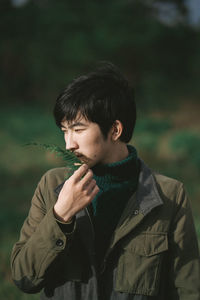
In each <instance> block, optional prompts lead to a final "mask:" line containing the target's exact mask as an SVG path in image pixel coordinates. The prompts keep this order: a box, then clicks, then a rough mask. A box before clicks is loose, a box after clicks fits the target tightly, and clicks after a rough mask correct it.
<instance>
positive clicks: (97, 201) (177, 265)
mask: <svg viewBox="0 0 200 300" xmlns="http://www.w3.org/2000/svg"><path fill="white" fill-rule="evenodd" d="M54 116H55V120H56V123H57V125H58V126H59V127H60V128H61V130H62V131H63V133H64V139H65V143H66V149H68V150H70V151H72V152H74V153H75V154H76V155H77V156H78V157H79V159H80V160H81V161H82V162H83V163H84V164H83V165H82V166H80V167H79V168H78V170H77V171H75V172H74V174H73V175H71V176H70V177H69V178H68V179H67V180H66V179H65V178H66V172H67V169H66V168H57V169H53V170H50V171H48V172H47V173H46V174H45V175H44V176H43V177H42V179H41V181H40V182H39V184H38V187H37V189H36V191H35V194H34V196H33V199H32V204H31V208H30V212H29V215H28V217H27V219H26V220H25V223H24V225H23V227H22V230H21V235H20V239H19V241H18V242H17V243H16V244H15V246H14V249H13V252H12V258H11V260H12V276H13V279H14V282H15V283H16V285H17V286H18V287H19V288H20V289H21V290H23V291H24V292H27V293H37V292H39V291H41V290H42V293H41V299H56V300H64V299H70V300H73V299H77V300H81V299H84V300H128V299H129V300H130V299H132V300H168V299H171V300H178V299H181V300H199V299H200V266H199V252H198V246H197V238H196V234H195V229H194V225H193V219H192V214H191V209H190V204H189V201H188V199H187V196H186V194H185V191H184V188H183V185H182V183H180V182H178V181H176V180H174V179H171V178H168V177H165V176H162V175H159V174H155V173H154V172H152V171H151V170H150V169H149V168H148V167H147V166H146V165H145V163H144V162H143V161H141V160H140V159H139V158H138V156H137V152H136V150H135V148H134V147H133V146H131V145H128V143H129V141H130V139H131V137H132V133H133V130H134V126H135V120H136V108H135V102H134V97H133V92H132V89H131V88H130V86H129V84H128V82H127V81H126V79H125V78H124V77H123V76H122V75H121V74H120V72H119V71H118V69H117V68H116V67H115V66H113V65H112V64H109V63H108V64H105V65H104V66H102V67H100V68H98V69H97V70H96V71H94V72H91V73H89V74H87V75H85V76H81V77H79V78H77V79H75V80H74V81H73V82H72V83H71V84H70V85H68V86H67V88H66V89H65V90H64V91H63V92H62V93H61V95H60V96H59V97H58V99H57V102H56V105H55V108H54Z"/></svg>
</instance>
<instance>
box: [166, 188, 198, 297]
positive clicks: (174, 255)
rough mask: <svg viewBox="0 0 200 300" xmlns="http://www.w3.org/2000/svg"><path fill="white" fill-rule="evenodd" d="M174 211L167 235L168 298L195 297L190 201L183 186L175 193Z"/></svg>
mask: <svg viewBox="0 0 200 300" xmlns="http://www.w3.org/2000/svg"><path fill="white" fill-rule="evenodd" d="M175 211H176V213H175V215H174V219H173V224H172V228H171V234H170V236H169V247H170V249H171V251H170V253H171V255H170V257H169V260H170V261H169V263H170V264H171V263H173V267H172V268H171V269H172V273H171V274H170V275H169V276H170V277H169V279H170V280H171V286H170V287H169V289H170V292H171V293H172V297H171V299H173V300H179V299H180V300H199V299H200V260H199V250H198V243H197V237H196V232H195V228H194V223H193V217H192V212H191V208H190V203H189V200H188V198H187V195H186V193H185V190H184V188H183V185H181V186H180V189H179V192H178V195H177V202H176V208H175Z"/></svg>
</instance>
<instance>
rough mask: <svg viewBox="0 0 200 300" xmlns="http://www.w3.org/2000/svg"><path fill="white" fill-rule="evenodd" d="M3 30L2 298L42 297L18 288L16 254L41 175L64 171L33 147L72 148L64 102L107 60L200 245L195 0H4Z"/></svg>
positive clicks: (137, 138)
mask: <svg viewBox="0 0 200 300" xmlns="http://www.w3.org/2000/svg"><path fill="white" fill-rule="evenodd" d="M20 3H21V5H20ZM184 3H185V4H184ZM0 34H1V35H0V37H1V43H0V91H1V109H0V143H1V144H0V145H1V156H0V165H1V168H0V185H1V187H0V188H1V200H0V201H1V211H0V236H1V244H0V261H1V265H0V299H7V300H14V299H17V300H19V299H23V300H25V299H39V296H38V295H26V294H23V293H21V292H20V291H18V290H17V288H16V287H15V286H14V285H13V283H12V280H11V276H10V268H9V256H10V252H11V248H12V246H13V244H14V242H15V241H16V240H17V239H18V236H19V230H20V228H21V225H22V223H23V220H24V218H25V216H26V215H27V212H28V209H29V206H30V200H31V197H32V194H33V192H34V189H35V187H36V184H37V183H38V181H39V179H40V177H41V176H42V174H43V173H44V172H45V171H46V170H48V169H49V168H52V167H56V166H62V165H63V162H62V161H60V160H58V159H57V158H55V156H54V155H53V154H50V153H47V152H45V151H43V150H41V149H39V148H34V147H23V144H24V143H26V142H29V141H37V142H40V143H56V144H58V145H60V146H62V147H64V143H63V138H62V135H61V133H60V132H59V130H58V129H57V128H56V125H55V124H54V120H53V117H52V109H53V105H54V102H55V99H56V97H57V95H58V93H59V92H60V90H61V89H63V88H64V87H65V86H66V85H67V83H69V81H70V80H71V79H72V78H74V77H76V76H78V75H80V74H82V73H84V72H87V71H88V70H90V69H92V66H94V64H95V62H96V61H99V60H110V61H112V62H113V63H115V64H117V65H118V66H119V67H120V69H121V70H122V72H123V73H124V74H125V75H126V77H127V78H128V79H129V80H130V82H131V83H132V85H133V86H134V87H135V91H136V102H137V107H138V122H137V126H136V130H135V134H134V137H133V139H132V142H131V143H132V144H133V145H135V146H136V147H137V149H138V152H139V155H140V157H142V158H143V159H144V160H145V161H146V163H147V164H148V165H149V166H150V167H152V168H154V169H155V170H157V171H158V172H161V173H164V174H166V175H168V176H171V177H174V178H177V179H179V180H181V181H183V182H184V183H185V186H186V189H187V192H188V194H189V196H190V199H191V205H192V209H193V213H194V217H195V226H196V229H197V233H198V238H199V240H200V203H199V196H200V186H199V181H200V152H199V148H200V131H199V129H200V119H199V111H200V102H199V99H200V98H199V97H200V85H199V79H200V26H199V23H198V22H197V23H195V24H194V22H192V15H191V11H190V8H189V7H188V6H187V5H186V1H185V2H184V1H179V0H174V1H173V0H169V1H145V0H143V1H136V0H135V1H134V0H132V1H129V0H123V1H122V0H120V1H119V0H110V1H105V0H101V1H94V0H93V1H92V0H85V1H83V0H82V1H80V0H76V1H72V0H66V1H64V0H63V1H61V0H59V1H53V0H40V1H39V0H38V1H37V0H35V1H33V0H32V1H25V0H24V1H22V0H21V1H19V0H18V1H17V0H15V1H14V0H13V1H8V0H1V4H0Z"/></svg>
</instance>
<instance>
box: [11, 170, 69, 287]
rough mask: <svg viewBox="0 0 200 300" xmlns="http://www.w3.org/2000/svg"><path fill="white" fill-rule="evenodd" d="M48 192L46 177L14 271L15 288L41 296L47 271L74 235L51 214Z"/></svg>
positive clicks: (26, 224) (17, 251)
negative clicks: (64, 228)
mask: <svg viewBox="0 0 200 300" xmlns="http://www.w3.org/2000/svg"><path fill="white" fill-rule="evenodd" d="M47 192H48V189H47V184H46V176H45V175H44V176H43V177H42V179H41V181H40V182H39V184H38V186H37V189H36V191H35V193H34V196H33V198H32V203H31V208H30V211H29V214H28V217H27V218H26V220H25V222H24V224H23V226H22V229H21V232H20V238H19V241H18V242H17V243H16V244H15V245H14V247H13V250H12V254H11V271H12V278H13V281H14V282H15V284H16V285H17V286H18V287H19V288H20V289H21V290H22V291H24V292H26V293H37V292H39V291H40V290H41V289H42V288H43V285H44V279H45V271H46V270H47V268H48V267H49V266H50V264H51V263H52V262H53V261H54V259H55V258H56V257H57V256H58V255H59V253H60V252H62V251H63V250H64V249H65V247H67V246H68V240H70V237H71V234H65V233H64V232H63V231H62V230H61V228H60V226H59V224H58V222H57V221H56V219H55V217H54V214H53V206H52V207H50V208H49V209H48V210H47V208H46V204H45V197H46V194H47Z"/></svg>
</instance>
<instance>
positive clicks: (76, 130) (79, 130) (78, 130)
mask: <svg viewBox="0 0 200 300" xmlns="http://www.w3.org/2000/svg"><path fill="white" fill-rule="evenodd" d="M74 131H75V132H81V131H83V129H75V130H74Z"/></svg>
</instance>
